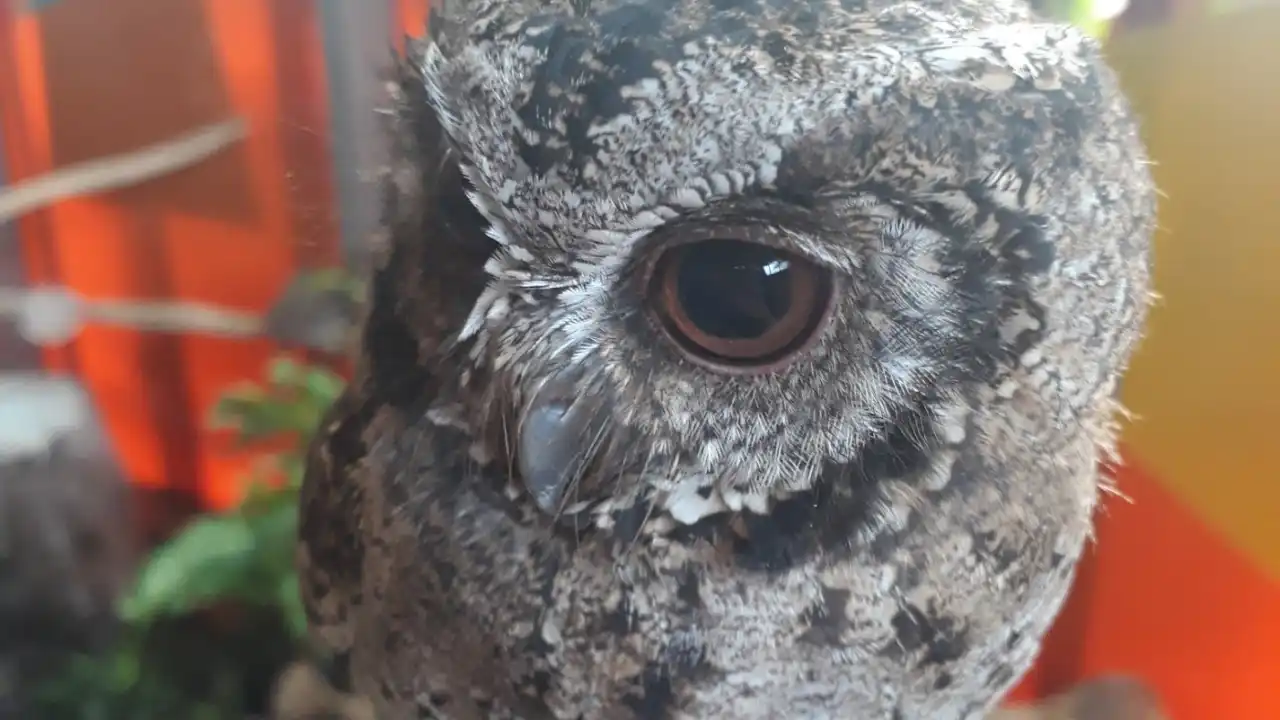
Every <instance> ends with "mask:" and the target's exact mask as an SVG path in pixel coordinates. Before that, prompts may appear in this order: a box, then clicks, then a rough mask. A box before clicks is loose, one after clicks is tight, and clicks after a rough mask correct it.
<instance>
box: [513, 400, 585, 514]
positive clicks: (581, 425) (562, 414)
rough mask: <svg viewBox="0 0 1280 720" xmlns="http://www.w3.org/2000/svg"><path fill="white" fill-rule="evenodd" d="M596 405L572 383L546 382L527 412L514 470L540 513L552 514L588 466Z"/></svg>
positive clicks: (527, 408) (522, 424) (522, 426)
mask: <svg viewBox="0 0 1280 720" xmlns="http://www.w3.org/2000/svg"><path fill="white" fill-rule="evenodd" d="M597 410H598V405H597V404H596V403H594V402H591V401H589V400H588V399H586V398H585V397H584V396H583V395H582V393H581V391H580V389H579V388H577V386H576V384H575V383H573V382H572V379H571V378H569V377H565V376H556V377H552V378H550V379H548V380H547V381H546V382H544V383H543V384H542V387H540V388H539V389H538V391H537V392H536V393H535V394H534V397H533V399H532V401H531V402H530V403H529V405H528V406H527V407H526V408H525V414H524V419H523V421H522V422H521V423H520V430H519V433H520V437H519V445H518V451H519V454H520V456H519V459H518V463H517V466H518V468H519V470H520V477H521V479H522V480H523V481H524V485H525V489H527V490H528V491H529V494H530V495H531V496H532V497H533V500H534V502H536V503H537V504H538V507H539V508H541V509H542V511H543V512H546V513H548V514H553V513H555V512H556V511H557V510H559V509H560V508H561V506H562V504H563V503H564V501H565V496H566V494H567V493H568V491H569V490H570V489H571V488H572V487H573V485H574V483H575V481H577V480H578V479H579V478H580V477H581V476H582V473H583V471H584V470H585V469H586V466H587V464H589V463H590V461H591V458H590V457H589V455H590V452H589V451H588V446H589V445H591V444H592V443H591V441H590V439H591V438H592V437H593V435H594V434H595V430H596V428H595V427H593V426H595V425H597V424H598V420H599V418H598V417H597Z"/></svg>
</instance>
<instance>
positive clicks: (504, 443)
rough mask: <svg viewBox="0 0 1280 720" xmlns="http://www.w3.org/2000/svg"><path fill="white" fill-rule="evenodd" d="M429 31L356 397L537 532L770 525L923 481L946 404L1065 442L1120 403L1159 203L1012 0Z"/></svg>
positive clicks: (578, 6) (1086, 63) (506, 15)
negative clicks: (731, 521) (522, 505)
mask: <svg viewBox="0 0 1280 720" xmlns="http://www.w3.org/2000/svg"><path fill="white" fill-rule="evenodd" d="M430 27H431V30H432V37H431V38H430V39H428V40H427V41H425V42H423V43H422V44H421V45H420V46H418V47H416V48H414V49H413V50H412V52H411V53H410V57H409V60H408V61H407V62H406V63H405V65H404V66H403V67H402V72H401V74H400V76H399V77H398V79H397V82H396V83H394V88H395V94H396V98H395V105H396V109H395V112H394V113H392V116H393V117H394V118H395V121H394V122H395V132H394V137H395V146H394V147H393V155H394V159H393V162H392V164H391V166H390V168H389V170H388V175H387V183H386V187H387V188H388V193H387V194H388V198H387V204H386V212H387V217H386V224H387V228H388V243H387V246H386V248H387V249H386V253H385V257H384V258H383V261H382V263H381V266H380V269H378V271H377V273H376V274H375V277H374V282H373V298H372V306H371V310H370V315H369V319H368V321H367V323H366V327H365V334H364V340H363V343H364V348H365V364H366V376H367V377H368V378H369V380H368V382H371V383H375V384H380V385H381V386H382V388H383V390H384V391H385V392H384V394H385V395H387V396H388V397H394V398H396V399H397V402H402V403H404V404H405V406H406V407H409V406H413V407H415V408H419V409H420V410H421V412H424V413H428V414H430V415H431V416H432V417H434V418H435V419H436V420H437V421H438V422H441V423H448V424H453V425H456V426H459V427H462V428H463V429H465V430H467V431H468V432H469V434H470V435H471V436H472V437H473V438H474V439H475V446H474V447H473V453H475V454H477V455H479V456H484V457H486V458H489V459H493V458H494V457H497V458H500V459H502V460H504V461H505V462H506V463H507V465H506V466H507V467H510V468H511V470H512V472H511V478H512V481H513V487H514V488H515V489H514V490H511V489H509V492H512V493H515V494H519V495H523V496H524V497H526V498H528V499H531V500H532V501H533V503H534V504H536V506H537V507H539V508H541V509H542V510H544V511H546V512H548V513H551V514H556V515H565V514H568V515H574V514H576V513H581V512H591V511H593V510H599V508H602V507H618V506H620V505H626V504H629V503H634V502H636V501H637V500H641V499H647V500H652V501H654V502H657V503H659V505H661V506H663V507H665V508H666V510H668V511H669V512H670V513H671V514H672V515H673V516H675V517H677V518H678V519H681V520H685V521H693V520H696V519H698V518H699V517H702V516H704V515H706V514H708V513H712V512H716V511H718V510H722V509H725V508H728V509H731V510H739V509H742V508H743V507H746V508H747V509H756V510H759V509H761V508H762V507H766V506H767V505H768V503H769V502H771V499H773V498H777V497H781V496H784V495H786V494H787V493H794V492H799V491H803V490H805V489H808V488H811V487H813V486H814V485H815V484H816V483H819V482H820V481H821V480H822V479H823V478H824V477H825V478H828V479H829V478H830V477H831V476H832V475H833V474H837V475H840V476H841V477H843V478H845V479H849V478H853V480H852V481H851V482H854V484H855V485H867V486H870V485H872V484H874V483H875V482H876V480H877V478H878V477H880V476H883V475H885V474H897V475H903V474H906V473H909V472H910V471H911V470H912V469H913V468H919V467H922V466H924V465H926V464H927V463H928V462H929V458H930V455H931V453H932V452H933V451H934V449H935V448H936V447H937V446H938V444H939V443H940V442H943V441H945V440H946V439H947V438H949V437H950V438H951V439H955V436H956V435H957V433H958V434H959V435H960V436H963V435H964V429H963V428H958V427H956V426H955V422H954V421H953V418H954V417H955V416H956V412H957V408H961V409H965V410H972V409H974V408H975V407H977V406H980V405H981V404H983V403H986V402H997V401H1002V400H1004V401H1007V400H1009V399H1010V398H1013V397H1015V396H1017V397H1023V398H1025V399H1026V401H1027V402H1035V403H1042V404H1045V405H1046V406H1052V407H1053V408H1054V411H1055V412H1056V413H1059V415H1055V417H1061V418H1064V419H1063V420H1062V428H1061V431H1062V432H1063V433H1067V434H1070V433H1073V432H1075V431H1076V429H1075V427H1074V426H1077V425H1080V424H1082V423H1083V422H1084V419H1085V418H1086V416H1088V415H1090V414H1091V413H1093V412H1094V410H1095V409H1096V408H1095V406H1096V405H1097V404H1098V402H1099V398H1100V397H1103V396H1107V395H1109V394H1110V392H1111V388H1110V387H1109V386H1108V383H1109V382H1113V380H1114V375H1115V372H1116V368H1117V367H1118V366H1120V365H1122V364H1123V362H1124V360H1125V359H1126V358H1127V355H1128V352H1129V347H1130V345H1131V344H1132V339H1133V336H1134V334H1135V332H1136V328H1137V326H1138V324H1139V323H1140V320H1141V316H1142V313H1143V307H1144V306H1145V298H1144V297H1143V295H1144V293H1145V284H1144V283H1145V264H1144V263H1145V255H1144V252H1145V251H1144V248H1145V245H1144V244H1143V243H1144V241H1145V232H1146V231H1147V230H1149V225H1150V218H1151V212H1152V203H1151V194H1150V186H1149V180H1148V178H1147V177H1146V175H1145V169H1144V161H1143V157H1142V156H1141V148H1140V145H1139V143H1138V142H1137V140H1136V135H1135V130H1134V127H1133V125H1132V123H1131V122H1130V121H1129V119H1128V114H1127V110H1126V108H1125V106H1124V104H1123V102H1122V100H1121V99H1120V96H1119V93H1118V90H1117V88H1116V83H1115V80H1114V78H1113V77H1112V75H1111V73H1110V72H1109V71H1108V70H1107V69H1106V68H1105V67H1104V66H1103V64H1102V63H1101V61H1100V60H1099V51H1098V47H1097V45H1096V44H1095V42H1094V41H1092V40H1091V39H1089V38H1088V37H1086V36H1084V35H1082V34H1081V33H1080V32H1078V31H1076V30H1074V29H1072V28H1070V27H1067V26H1063V25H1059V24H1054V23H1048V22H1042V21H1040V20H1038V19H1036V18H1035V17H1033V16H1032V15H1031V14H1030V11H1029V10H1027V9H1026V8H1024V7H1023V6H1022V5H1021V4H1020V3H1016V2H1012V1H1008V0H985V1H983V2H976V1H962V2H942V1H940V0H937V1H929V2H916V3H898V2H890V1H889V0H861V1H850V2H828V1H820V0H781V1H771V2H765V1H763V0H759V1H756V0H729V1H728V2H719V1H716V0H662V1H648V2H627V1H625V0H557V1H553V2H533V1H532V0H527V1H526V0H515V1H513V0H493V1H488V0H478V1H475V2H471V3H468V4H466V5H465V6H464V7H461V8H458V9H454V10H450V11H449V12H447V13H443V14H438V15H437V16H434V17H433V18H432V19H431V23H430ZM1084 330H1087V331H1088V333H1091V335H1090V337H1091V338H1092V339H1091V340H1089V342H1090V343H1091V345H1090V347H1089V349H1088V351H1087V352H1083V354H1082V353H1080V352H1075V351H1074V350H1073V351H1072V352H1063V351H1061V350H1060V349H1061V348H1062V347H1064V343H1065V344H1066V345H1067V346H1070V348H1075V349H1076V350H1083V346H1082V345H1081V343H1082V342H1084V341H1083V340H1078V338H1083V337H1085V335H1084V334H1083V333H1084ZM1070 348H1069V349H1070ZM1033 369H1034V371H1033ZM1037 373H1039V374H1038V375H1037ZM1045 376H1047V377H1050V378H1051V380H1052V382H1040V381H1039V380H1036V379H1035V378H1037V377H1040V378H1042V379H1043V377H1045ZM415 403H416V404H415ZM972 440H973V441H975V442H982V441H983V439H982V438H973V439H972Z"/></svg>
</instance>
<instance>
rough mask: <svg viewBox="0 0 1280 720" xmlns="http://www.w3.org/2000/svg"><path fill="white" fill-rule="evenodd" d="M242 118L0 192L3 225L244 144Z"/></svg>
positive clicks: (154, 175)
mask: <svg viewBox="0 0 1280 720" xmlns="http://www.w3.org/2000/svg"><path fill="white" fill-rule="evenodd" d="M246 132H247V127H246V123H245V121H244V120H243V119H242V118H235V119H232V120H226V121H223V122H220V123H215V124H213V125H207V126H205V127H203V128H200V129H199V130H196V131H194V132H190V133H186V134H183V135H180V136H178V137H176V138H173V139H170V140H165V141H163V142H159V143H155V144H154V145H148V146H146V147H144V148H141V149H139V150H131V151H129V152H125V153H120V154H117V155H109V156H107V157H104V158H98V159H96V160H90V161H87V162H83V163H77V164H75V165H69V166H67V167H64V168H59V169H57V170H54V171H52V172H49V173H46V174H44V175H40V176H38V177H34V178H31V179H30V180H24V181H20V182H17V183H15V184H13V185H10V186H8V187H5V188H0V223H3V222H6V221H8V220H12V219H14V218H18V217H21V216H23V215H25V214H27V213H29V212H31V211H32V210H38V209H40V208H42V207H45V206H48V205H52V204H53V203H56V202H58V201H59V200H65V199H67V198H71V197H76V196H80V195H88V194H92V193H100V192H104V191H107V190H115V189H117V188H122V187H127V186H129V185H137V184H138V183H141V182H145V181H147V180H151V179H154V178H157V177H161V176H164V175H168V174H171V173H174V172H177V171H178V170H181V169H183V168H187V167H190V166H192V165H195V164H196V163H198V162H200V161H202V160H205V159H207V158H209V157H212V156H213V155H215V154H217V153H218V152H219V151H221V150H223V149H224V148H227V147H229V146H231V145H232V144H234V143H236V142H238V141H239V140H240V139H242V138H243V137H244V136H245V134H246Z"/></svg>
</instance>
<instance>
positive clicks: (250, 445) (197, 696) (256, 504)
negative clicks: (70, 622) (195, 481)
mask: <svg viewBox="0 0 1280 720" xmlns="http://www.w3.org/2000/svg"><path fill="white" fill-rule="evenodd" d="M343 384H344V383H343V380H342V379H341V378H340V377H338V376H337V375H335V374H333V373H331V372H329V371H327V370H324V369H322V368H318V367H312V366H307V365H303V364H299V363H297V362H295V361H293V360H291V359H288V358H280V359H277V360H275V361H274V362H272V364H271V365H270V367H269V369H268V372H267V377H266V379H265V382H262V383H243V384H240V385H237V386H235V387H233V388H231V389H230V390H229V391H228V392H227V393H226V394H225V395H224V396H223V397H222V398H221V400H220V401H219V402H218V403H217V405H216V407H215V408H214V411H213V413H212V417H211V422H210V424H211V426H212V427H213V428H215V429H218V430H226V431H230V432H231V433H232V437H233V444H234V446H235V447H236V448H237V449H240V450H251V451H254V452H255V453H257V454H258V462H257V463H256V465H255V472H254V474H253V477H251V478H250V485H249V489H248V492H247V494H246V496H245V498H244V500H243V501H242V502H241V503H240V504H239V505H238V506H237V507H236V508H235V509H233V510H232V511H230V512H225V513H217V514H206V515H202V516H199V517H197V518H195V519H194V520H192V521H191V522H190V523H188V524H187V525H186V526H185V527H184V528H183V529H182V530H181V531H180V532H179V533H178V534H177V535H175V536H174V537H173V538H172V539H170V540H169V541H168V542H166V543H165V544H164V545H162V546H161V547H159V548H157V549H156V550H155V551H153V553H152V555H151V556H150V558H149V559H148V560H147V562H146V563H145V564H144V566H143V568H142V570H141V572H140V573H139V575H138V578H137V581H136V584H135V585H134V587H133V589H132V592H131V593H129V594H128V595H127V596H126V597H125V598H123V599H122V601H121V604H120V615H121V617H122V618H123V620H124V621H125V623H126V626H127V627H126V630H125V633H124V637H123V638H122V640H121V641H120V642H119V643H118V644H117V645H116V647H115V648H114V650H113V652H111V653H108V654H106V655H103V656H94V657H88V656H82V657H77V658H74V659H73V660H72V661H71V662H70V663H68V664H67V666H66V667H65V668H64V670H63V672H62V674H61V675H60V676H59V677H57V678H55V679H54V680H53V681H52V682H50V683H48V684H46V685H45V686H42V687H41V688H40V691H39V692H38V693H37V709H38V711H39V712H38V715H39V717H41V718H47V719H48V720H55V719H57V718H67V719H68V720H70V719H72V718H75V719H76V720H117V719H118V720H150V719H151V718H155V720H160V719H161V718H178V717H181V718H193V719H195V720H206V719H207V720H224V719H230V718H239V717H242V716H243V708H241V705H242V704H243V688H241V687H240V685H241V684H242V683H243V678H242V670H243V669H242V668H238V667H235V665H236V663H237V662H238V661H233V660H231V659H229V655H228V653H227V652H221V653H220V654H219V653H218V652H215V651H214V649H213V648H209V652H208V657H205V658H200V659H199V664H200V665H201V666H200V667H199V668H198V669H197V671H196V672H195V673H194V674H196V675H200V676H202V680H201V687H200V688H199V690H198V692H193V691H191V690H190V688H187V689H185V690H184V689H183V688H182V687H180V685H181V684H182V683H180V682H178V681H177V680H176V679H175V678H174V677H173V676H172V672H171V670H172V668H170V667H168V665H170V664H171V662H170V660H169V659H168V658H167V656H166V655H165V653H164V652H160V651H157V650H156V648H155V646H156V645H157V643H156V641H155V638H154V635H155V634H156V633H157V632H158V631H157V628H160V627H163V626H165V625H166V624H170V625H172V624H173V623H174V621H176V620H179V619H181V618H183V617H187V616H190V615H191V614H192V613H194V612H198V611H201V610H203V609H206V608H210V607H216V606H220V605H225V604H227V603H230V604H233V605H236V606H240V607H249V608H256V609H259V610H267V611H269V612H272V613H275V614H276V615H277V616H278V617H279V618H282V619H283V622H284V625H285V627H286V628H287V635H288V638H287V641H286V643H285V644H286V645H291V647H288V648H286V655H294V654H296V653H297V651H298V650H299V649H300V647H301V644H302V642H303V638H304V636H305V631H306V619H305V616H304V614H303V610H302V604H301V599H300V598H299V595H298V578H297V574H296V571H295V569H294V544H295V538H296V535H297V524H298V518H297V507H298V492H299V489H300V486H301V483H302V471H303V465H304V458H305V452H306V446H307V443H308V442H309V439H310V437H311V435H312V434H313V433H314V431H315V429H316V428H317V427H318V425H319V423H320V421H321V418H322V417H323V414H324V412H325V411H326V410H327V409H328V407H329V405H330V404H331V403H332V402H333V401H334V400H335V399H336V398H337V396H338V394H339V393H340V392H341V391H342V388H343ZM170 632H171V631H170ZM185 632H187V634H188V636H189V635H190V632H189V631H185ZM161 644H163V643H161ZM188 644H189V643H188ZM170 645H172V643H170ZM286 659H287V658H286Z"/></svg>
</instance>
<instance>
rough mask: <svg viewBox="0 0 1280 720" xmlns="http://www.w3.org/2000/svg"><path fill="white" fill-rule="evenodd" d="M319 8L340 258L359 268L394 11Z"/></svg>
mask: <svg viewBox="0 0 1280 720" xmlns="http://www.w3.org/2000/svg"><path fill="white" fill-rule="evenodd" d="M319 7H320V24H321V33H322V37H323V42H324V58H325V72H326V75H327V81H328V89H329V127H330V158H331V162H332V163H333V171H334V174H333V177H334V186H335V194H336V196H337V202H338V217H339V227H340V233H341V235H340V238H341V246H342V256H343V260H344V261H345V262H346V264H348V265H349V266H355V267H359V266H360V265H362V264H363V259H364V256H365V251H364V248H365V247H366V242H367V238H368V237H369V234H370V233H371V232H372V231H373V230H374V229H375V228H376V227H377V223H378V220H379V218H378V214H379V207H378V204H379V199H378V188H377V184H376V182H375V177H376V174H377V172H378V170H379V169H380V168H381V167H382V166H383V165H384V164H385V163H386V154H385V153H386V145H385V142H384V138H383V130H382V128H381V127H380V125H379V122H378V117H377V114H376V113H375V112H374V111H375V110H376V109H377V108H378V107H380V106H382V105H384V104H385V102H386V99H387V94H386V89H385V86H384V83H383V78H382V74H381V72H379V71H380V70H381V69H382V68H385V67H386V66H387V64H388V63H389V62H390V60H391V58H392V51H393V43H392V39H393V36H394V32H395V27H396V23H395V15H394V13H393V12H392V2H391V0H381V2H376V1H375V2H360V3H353V2H349V0H320V3H319Z"/></svg>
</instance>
